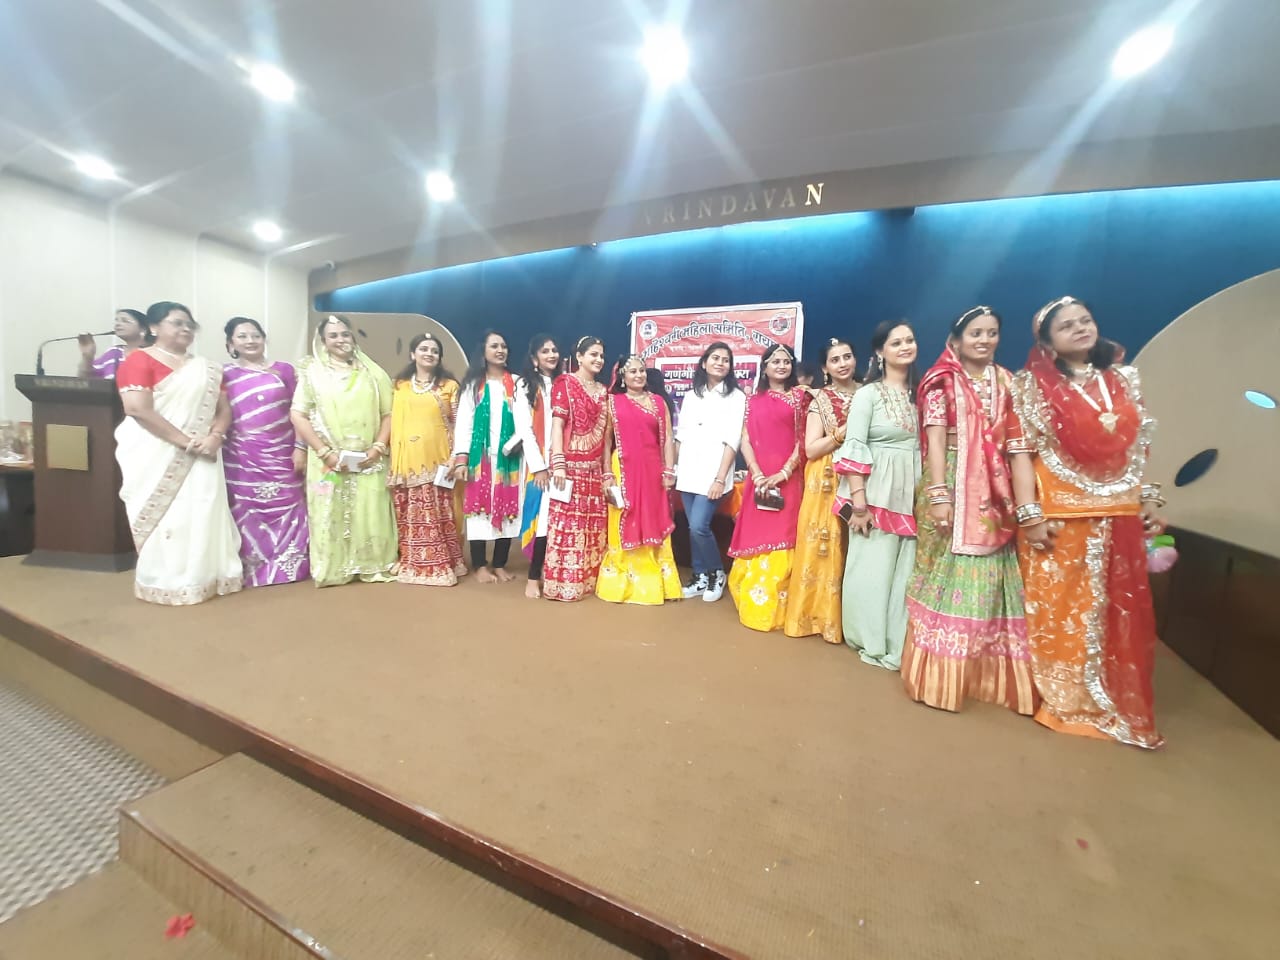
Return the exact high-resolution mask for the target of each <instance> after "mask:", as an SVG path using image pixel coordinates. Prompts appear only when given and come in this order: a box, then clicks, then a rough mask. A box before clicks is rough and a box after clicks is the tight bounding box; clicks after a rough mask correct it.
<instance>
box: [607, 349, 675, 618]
mask: <svg viewBox="0 0 1280 960" xmlns="http://www.w3.org/2000/svg"><path fill="white" fill-rule="evenodd" d="M647 376H648V372H647V371H646V369H645V365H644V361H643V360H641V359H640V358H639V357H635V356H632V357H628V358H627V359H626V360H625V361H624V362H623V363H621V364H619V366H618V369H617V372H616V374H615V375H614V380H613V388H612V389H611V390H610V392H609V426H610V429H609V431H608V434H607V437H608V438H609V439H608V440H606V442H607V443H608V442H610V441H611V442H612V446H613V448H614V449H613V455H612V457H611V458H610V463H611V464H612V468H613V475H612V477H610V476H608V475H606V476H605V483H606V485H607V487H608V489H609V491H610V495H609V501H610V502H609V528H608V530H609V548H608V550H607V551H606V553H605V556H604V560H603V561H602V562H601V564H600V576H599V579H597V581H596V596H598V597H599V598H600V599H601V600H608V601H609V602H610V603H637V604H647V605H658V604H661V603H663V602H664V601H666V600H679V599H680V598H681V596H682V595H683V586H682V584H681V583H680V572H679V570H678V569H677V568H676V561H675V557H674V556H673V555H672V553H671V531H672V530H673V529H675V523H674V521H673V520H672V518H671V495H670V490H671V488H672V487H673V486H674V485H675V481H676V473H675V468H674V467H673V466H672V464H673V463H674V462H675V442H674V441H673V440H672V437H671V414H670V412H669V411H668V409H667V405H666V403H665V402H664V401H663V399H662V398H661V397H659V396H658V395H656V394H654V393H650V392H649V390H648V389H647V388H646V384H647ZM615 497H617V498H618V500H619V501H620V502H621V504H622V505H621V507H619V506H617V504H616V503H615V502H614V498H615Z"/></svg>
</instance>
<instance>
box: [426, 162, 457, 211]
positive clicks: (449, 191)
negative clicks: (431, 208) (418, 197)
mask: <svg viewBox="0 0 1280 960" xmlns="http://www.w3.org/2000/svg"><path fill="white" fill-rule="evenodd" d="M426 187H427V196H428V197H430V198H431V199H432V200H434V201H435V202H436V203H448V202H449V201H450V200H452V199H453V198H454V197H455V196H457V192H458V191H457V188H456V187H454V185H453V177H451V176H449V175H448V174H447V173H445V172H444V171H443V170H432V171H431V172H430V173H428V174H427V177H426Z"/></svg>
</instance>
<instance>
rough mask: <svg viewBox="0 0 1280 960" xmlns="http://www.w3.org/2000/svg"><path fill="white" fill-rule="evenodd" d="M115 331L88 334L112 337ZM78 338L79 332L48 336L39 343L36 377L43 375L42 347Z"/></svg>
mask: <svg viewBox="0 0 1280 960" xmlns="http://www.w3.org/2000/svg"><path fill="white" fill-rule="evenodd" d="M115 333H116V332H115V331H114V330H108V331H107V332H106V333H91V334H89V336H91V337H114V336H115ZM79 339H80V334H78V333H77V334H76V335H75V336H74V337H50V338H49V339H48V340H46V341H44V343H42V344H40V346H39V347H37V348H36V376H37V377H43V376H44V348H45V347H47V346H48V345H49V344H51V343H65V342H66V341H68V340H79Z"/></svg>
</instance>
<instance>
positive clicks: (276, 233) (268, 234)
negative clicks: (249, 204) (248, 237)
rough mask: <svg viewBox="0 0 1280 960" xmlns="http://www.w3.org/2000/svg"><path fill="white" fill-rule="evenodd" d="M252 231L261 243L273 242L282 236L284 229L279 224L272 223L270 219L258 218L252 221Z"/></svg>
mask: <svg viewBox="0 0 1280 960" xmlns="http://www.w3.org/2000/svg"><path fill="white" fill-rule="evenodd" d="M253 233H254V236H256V237H257V238H258V239H259V240H261V241H262V242H263V243H275V242H276V241H278V240H279V239H280V238H281V237H283V236H284V231H283V230H281V229H280V226H279V224H275V223H272V222H271V221H270V220H259V221H257V222H256V223H254V225H253Z"/></svg>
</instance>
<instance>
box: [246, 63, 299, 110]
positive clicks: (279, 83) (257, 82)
mask: <svg viewBox="0 0 1280 960" xmlns="http://www.w3.org/2000/svg"><path fill="white" fill-rule="evenodd" d="M249 82H250V83H251V84H253V86H254V89H256V90H257V91H258V92H259V93H260V94H262V95H263V96H264V97H266V98H267V99H268V100H275V101H277V102H279V103H290V102H292V101H293V97H294V94H295V93H296V92H297V85H296V84H295V83H294V82H293V78H292V77H290V76H289V75H288V74H287V73H285V72H284V71H283V70H281V69H280V68H279V67H277V66H274V65H273V64H270V63H259V64H257V65H256V66H254V67H252V68H251V69H250V70H249Z"/></svg>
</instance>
